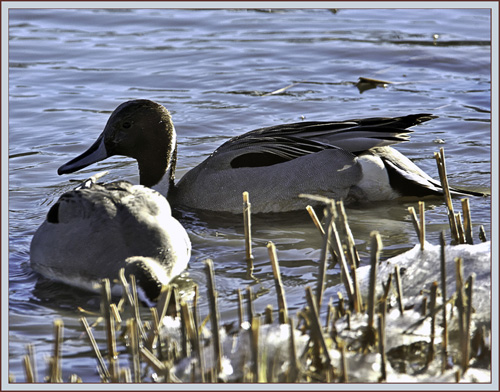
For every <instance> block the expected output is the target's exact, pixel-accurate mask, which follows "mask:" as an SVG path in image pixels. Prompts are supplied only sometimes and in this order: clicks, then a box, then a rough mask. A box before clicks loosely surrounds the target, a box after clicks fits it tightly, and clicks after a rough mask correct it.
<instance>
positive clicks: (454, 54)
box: [4, 3, 491, 381]
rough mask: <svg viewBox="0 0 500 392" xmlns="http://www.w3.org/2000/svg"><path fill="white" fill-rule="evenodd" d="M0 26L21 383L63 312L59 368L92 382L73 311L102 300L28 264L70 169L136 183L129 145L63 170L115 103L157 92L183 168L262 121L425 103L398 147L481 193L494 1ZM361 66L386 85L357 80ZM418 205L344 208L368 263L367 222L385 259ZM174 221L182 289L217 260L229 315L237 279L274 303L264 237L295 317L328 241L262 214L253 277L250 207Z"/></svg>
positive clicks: (144, 12)
mask: <svg viewBox="0 0 500 392" xmlns="http://www.w3.org/2000/svg"><path fill="white" fill-rule="evenodd" d="M450 4H451V3H450ZM9 33H10V41H9V71H10V74H9V82H10V83H9V94H10V99H9V133H8V135H9V138H8V148H9V151H8V154H9V161H8V164H9V178H8V180H9V227H8V229H9V283H8V287H9V355H10V358H9V371H10V372H11V373H12V374H13V375H14V376H15V377H16V379H17V380H18V381H24V373H23V367H22V356H23V355H24V354H25V353H26V348H25V346H26V344H28V343H34V344H35V347H36V353H37V361H38V363H39V372H40V374H42V373H44V372H45V364H44V362H43V358H44V355H46V354H47V353H49V352H50V351H51V349H52V345H51V342H52V339H53V338H52V334H53V332H52V321H53V320H54V319H56V318H64V323H65V343H64V351H63V357H64V360H63V365H64V369H63V378H64V379H65V380H67V377H68V376H69V374H71V373H76V374H78V375H79V376H80V377H82V378H83V379H84V381H98V380H99V377H98V375H97V373H96V371H95V360H94V359H92V356H91V354H90V347H89V345H88V344H87V342H86V341H85V339H84V338H83V337H82V329H81V327H80V325H79V321H78V317H79V313H78V312H77V310H76V307H77V306H82V307H85V308H90V309H94V310H95V309H97V305H96V304H97V303H98V297H96V296H93V295H89V294H86V293H82V292H80V291H76V290H74V289H69V288H68V287H66V286H62V285H56V284H47V283H45V284H44V283H43V282H41V281H40V280H39V278H38V277H37V276H36V275H35V274H34V273H33V272H32V270H31V269H30V266H29V244H30V241H31V237H32V235H33V233H34V231H35V230H36V228H37V227H38V226H39V225H40V224H41V222H42V221H43V219H44V217H45V214H46V213H47V210H48V207H49V206H50V205H51V203H53V202H54V201H55V200H56V199H57V198H58V196H59V195H61V194H62V193H63V192H64V191H65V190H68V189H70V188H72V187H73V183H71V182H69V180H70V178H84V177H86V176H88V175H91V174H94V173H96V172H97V171H100V170H105V169H106V170H109V171H110V174H109V176H108V177H107V180H113V179H125V180H129V181H132V182H137V181H138V173H137V166H136V163H135V162H134V161H132V160H130V159H127V158H123V157H114V158H113V159H109V160H107V161H104V162H101V163H99V164H97V165H93V166H91V167H89V168H87V169H85V170H83V171H82V172H81V173H77V174H74V175H71V176H62V177H60V176H58V175H57V173H56V170H57V168H58V167H59V166H60V165H61V164H63V163H65V162H67V161H68V160H69V159H71V158H73V157H74V156H76V155H77V154H79V153H80V152H82V151H83V150H84V149H85V148H86V147H87V146H89V145H90V144H91V142H92V141H93V140H94V139H95V138H96V137H97V135H98V134H99V133H100V132H101V131H102V129H103V127H104V125H105V123H106V121H107V119H108V117H109V114H110V113H111V111H113V110H114V108H115V107H116V106H118V105H119V104H120V103H121V102H123V101H126V100H129V99H134V98H147V99H152V100H155V101H158V102H160V103H161V104H163V105H165V106H166V107H167V108H168V109H169V110H170V111H171V113H172V116H173V120H174V123H175V126H176V129H177V133H178V142H179V162H178V172H177V178H180V177H181V176H182V175H183V174H184V173H185V172H186V171H187V170H188V169H190V168H191V167H193V166H194V165H196V164H198V163H199V162H201V161H202V160H203V159H204V158H205V157H206V156H207V155H208V154H210V153H211V152H212V151H213V150H214V149H215V148H216V147H217V146H218V145H220V144H221V143H222V142H224V141H225V140H227V139H228V138H230V137H232V136H235V135H238V134H240V133H243V132H246V131H249V130H251V129H255V128H259V127H262V126H266V125H274V124H279V123H285V122H297V121H301V119H303V118H305V119H307V120H339V119H348V118H359V117H365V116H366V117H367V116H397V115H402V114H407V113H418V112H423V113H433V114H435V115H437V116H439V118H438V119H435V120H433V121H430V122H428V123H425V124H424V125H422V126H419V127H417V128H416V129H415V132H414V133H413V134H412V138H411V141H410V142H408V143H404V144H401V145H399V146H398V149H399V150H400V151H401V152H403V153H405V154H406V155H407V156H408V157H410V158H411V159H413V160H415V161H416V162H417V164H418V165H420V166H421V167H422V168H423V169H424V170H425V171H426V172H428V173H429V174H430V175H431V176H432V177H434V178H438V175H437V170H436V165H435V161H434V158H433V153H434V152H435V151H437V150H438V149H439V148H440V147H444V149H445V152H446V157H447V167H448V172H449V181H450V183H451V184H453V185H456V186H459V187H462V188H468V189H474V190H479V191H487V190H489V188H490V172H491V167H490V162H491V157H490V151H491V138H490V93H491V83H490V81H491V77H490V72H491V70H490V64H491V52H490V51H491V46H490V11H489V10H487V9H462V10H451V9H437V10H426V9H411V10H404V9H384V10H373V9H341V10H338V11H337V12H335V11H333V10H328V9H307V10H305V9H294V10H286V9H283V10H275V11H269V10H173V9H133V10H111V9H79V10H76V9H45V10H42V9H24V10H23V9H11V10H10V11H9ZM360 77H366V78H375V79H381V80H386V81H390V82H392V84H388V85H387V86H386V87H385V88H384V87H376V88H371V89H366V90H363V89H360V88H358V87H359V86H358V85H357V81H358V78H360ZM290 85H293V86H292V87H290V88H288V89H285V90H282V91H281V92H277V93H274V94H272V93H273V92H275V91H277V90H279V89H282V88H284V87H287V86H290ZM4 132H5V131H4ZM221 197H223V195H221ZM456 203H457V207H456V208H457V209H458V210H461V208H460V204H459V200H457V201H456ZM410 205H413V206H415V205H416V203H402V202H391V203H381V204H377V205H373V206H368V207H366V206H365V207H363V208H349V209H348V210H347V213H348V216H349V220H350V224H351V229H352V231H353V233H354V237H355V238H356V241H357V243H358V250H359V251H360V254H361V257H362V259H363V260H362V263H364V264H366V263H367V257H368V254H369V246H368V245H367V243H369V234H370V232H371V231H372V230H378V231H380V233H381V234H382V239H383V242H384V251H383V253H382V257H388V256H392V255H395V254H398V253H400V252H402V251H403V250H407V249H409V248H411V247H413V245H414V244H415V243H416V242H417V239H416V236H415V233H414V229H413V226H412V223H411V220H410V218H409V215H408V212H407V208H408V206H410ZM426 206H427V209H428V211H427V215H426V216H427V222H428V224H427V239H428V240H429V241H430V242H432V243H435V244H437V243H438V240H437V239H438V235H439V232H440V231H441V230H447V218H446V214H445V206H444V203H443V202H441V201H440V200H435V201H431V202H427V204H426ZM471 208H472V219H473V223H474V231H475V232H476V233H477V230H478V225H480V224H482V225H484V227H485V229H486V231H487V233H488V236H489V235H490V229H491V225H490V199H489V198H485V199H481V198H472V199H471ZM182 222H183V224H184V225H185V227H186V228H187V230H188V232H189V234H190V237H191V240H192V243H193V257H192V260H191V263H190V266H189V268H188V270H187V276H186V277H185V278H184V279H182V280H181V281H180V284H181V286H182V287H183V288H184V290H185V291H187V292H189V291H190V290H191V287H192V285H193V284H197V285H199V288H200V294H201V295H202V298H201V301H200V305H199V308H200V310H201V314H202V317H204V316H206V314H207V313H208V308H207V302H206V299H205V292H206V291H205V290H206V280H205V274H204V269H203V263H202V262H201V261H202V260H204V259H205V258H212V259H213V260H214V263H215V273H216V283H217V290H218V292H219V299H220V306H221V317H222V319H223V321H224V322H225V321H232V320H235V319H236V309H237V293H236V290H237V289H238V288H241V289H244V288H245V287H246V286H251V287H252V290H253V292H254V293H256V294H257V300H256V301H255V303H254V306H255V310H256V311H257V312H263V310H264V308H265V306H266V305H267V304H272V305H273V306H274V307H275V308H276V307H277V306H276V293H275V289H274V282H273V279H272V269H271V266H270V263H269V261H268V255H267V249H266V243H267V242H268V241H273V242H274V243H275V244H276V246H277V249H278V257H279V259H280V265H281V272H282V274H283V281H284V285H285V291H286V297H287V301H288V306H289V312H291V314H295V312H296V311H297V310H298V309H299V308H301V307H302V306H304V304H305V295H304V287H305V286H307V285H315V281H316V278H317V273H318V259H319V257H320V247H321V239H320V238H319V235H318V233H317V231H316V229H315V227H314V226H313V224H312V223H311V221H310V219H309V217H308V216H307V213H306V212H304V213H298V214H293V215H289V214H286V215H284V216H263V217H254V219H253V225H254V226H253V239H254V245H255V248H254V255H255V271H254V274H255V277H256V278H257V280H256V281H254V280H251V279H248V278H247V277H246V275H245V267H246V264H245V261H244V237H243V227H242V219H241V220H240V219H236V220H235V219H234V218H233V219H230V218H226V217H219V218H218V219H213V217H212V218H210V217H206V216H200V215H195V214H194V213H192V214H185V215H184V216H183V217H182ZM4 233H5V231H4ZM447 233H448V235H449V231H448V230H447ZM110 245H111V244H110ZM4 261H5V260H4ZM68 262H70V260H69V261H68ZM436 270H438V266H436ZM338 281H339V279H338V270H337V269H329V270H328V281H327V283H326V285H327V287H326V292H325V298H326V301H324V303H327V302H328V299H329V298H336V292H337V290H338V287H337V286H336V284H337V283H338ZM4 327H5V325H4ZM99 339H102V337H99ZM101 342H102V340H99V343H101Z"/></svg>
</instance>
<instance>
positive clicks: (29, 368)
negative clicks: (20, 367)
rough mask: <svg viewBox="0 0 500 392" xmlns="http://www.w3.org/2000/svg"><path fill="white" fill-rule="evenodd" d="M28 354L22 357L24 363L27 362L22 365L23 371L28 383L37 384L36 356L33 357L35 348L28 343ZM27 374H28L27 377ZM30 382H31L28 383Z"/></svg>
mask: <svg viewBox="0 0 500 392" xmlns="http://www.w3.org/2000/svg"><path fill="white" fill-rule="evenodd" d="M26 349H27V351H28V354H27V355H26V356H25V357H24V361H28V362H26V363H24V370H25V372H26V380H27V382H29V383H36V382H38V370H37V367H36V360H35V358H36V355H35V346H34V345H33V344H32V343H30V344H28V345H27V347H26ZM28 372H29V373H30V374H29V376H28ZM30 380H31V381H30Z"/></svg>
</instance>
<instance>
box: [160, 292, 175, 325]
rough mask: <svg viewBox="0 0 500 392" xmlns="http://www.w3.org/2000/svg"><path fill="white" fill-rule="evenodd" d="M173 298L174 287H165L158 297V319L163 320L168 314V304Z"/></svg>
mask: <svg viewBox="0 0 500 392" xmlns="http://www.w3.org/2000/svg"><path fill="white" fill-rule="evenodd" d="M171 296H172V286H163V287H162V288H161V291H160V295H159V296H158V302H157V303H156V311H157V313H158V319H159V320H160V323H161V320H163V318H164V317H165V316H166V314H167V309H168V304H169V302H170V297H171Z"/></svg>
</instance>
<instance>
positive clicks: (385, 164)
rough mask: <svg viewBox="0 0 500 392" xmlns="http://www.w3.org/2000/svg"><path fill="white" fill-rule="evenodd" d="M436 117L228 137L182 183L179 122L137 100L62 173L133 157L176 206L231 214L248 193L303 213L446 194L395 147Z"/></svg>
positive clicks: (261, 207)
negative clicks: (329, 204)
mask: <svg viewBox="0 0 500 392" xmlns="http://www.w3.org/2000/svg"><path fill="white" fill-rule="evenodd" d="M432 118H435V116H432V115H430V114H412V115H407V116H403V117H393V118H381V117H376V118H365V119H353V120H347V121H333V122H313V121H308V122H300V123H293V124H284V125H277V126H271V127H266V128H260V129H257V130H254V131H250V132H248V133H245V134H243V135H240V136H236V137H234V138H232V139H230V140H228V141H227V142H225V143H224V144H222V145H221V146H220V147H219V148H217V149H216V150H215V151H214V152H213V153H212V154H210V156H209V157H208V158H207V159H205V160H204V161H203V162H202V163H200V164H199V165H198V166H196V167H195V168H193V169H191V170H190V171H189V172H188V173H186V174H185V175H184V176H183V177H182V178H181V179H180V181H179V182H178V183H177V184H174V175H175V166H176V161H177V141H176V132H175V128H174V125H173V123H172V118H171V116H170V114H169V112H168V111H167V109H165V108H164V107H163V106H162V105H160V104H158V103H156V102H153V101H150V100H144V99H140V100H133V101H128V102H125V103H122V104H121V105H119V106H118V107H117V108H116V110H115V111H114V112H113V113H112V114H111V117H110V118H109V120H108V122H107V124H106V127H105V128H104V131H103V132H102V134H101V135H100V136H99V137H98V139H97V140H96V141H95V143H94V144H93V145H92V146H91V147H90V148H89V149H88V150H86V151H85V152H84V153H82V154H81V155H79V156H78V157H76V158H74V159H73V160H71V161H69V162H68V163H66V164H64V165H63V166H61V167H60V168H59V170H58V173H59V174H65V173H72V172H75V171H77V170H80V169H82V168H84V167H86V166H88V165H90V164H92V163H95V162H99V161H101V160H104V159H106V158H108V157H110V156H113V155H125V156H128V157H131V158H134V159H136V160H137V162H138V164H139V174H140V183H141V184H142V185H144V186H147V187H152V188H153V189H156V190H158V191H160V192H161V193H162V194H163V195H165V196H166V197H167V198H168V199H169V201H170V202H171V203H172V205H174V206H184V207H188V208H192V209H201V210H211V211H227V212H232V213H240V212H241V209H242V207H241V206H242V201H241V200H242V196H241V195H242V192H243V191H248V192H249V194H250V198H251V202H252V212H254V213H263V212H283V211H293V210H299V209H302V208H304V207H305V206H306V204H308V203H310V200H305V199H303V198H301V197H299V195H300V194H319V195H323V196H326V197H329V198H332V199H336V200H340V199H342V200H344V202H345V203H346V204H347V203H350V202H359V201H361V202H366V201H368V202H372V201H381V200H392V199H397V198H399V197H402V196H417V197H422V196H427V195H441V194H442V190H441V186H440V184H439V182H437V181H435V180H434V179H432V178H431V177H430V176H428V175H427V174H426V173H424V172H423V171H422V170H421V169H420V168H418V167H417V166H416V165H415V164H414V163H413V162H411V161H410V160H409V159H408V158H407V157H405V156H404V155H403V154H401V153H400V152H398V151H397V150H395V149H394V148H392V147H390V145H393V144H396V143H400V142H404V141H407V140H409V135H408V134H409V133H410V132H412V131H411V130H409V129H408V128H409V127H411V126H413V125H417V124H420V123H422V122H425V121H428V120H430V119H432ZM471 194H476V193H475V192H471Z"/></svg>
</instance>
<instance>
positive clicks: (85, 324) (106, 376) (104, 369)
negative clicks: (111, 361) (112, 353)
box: [80, 317, 111, 382]
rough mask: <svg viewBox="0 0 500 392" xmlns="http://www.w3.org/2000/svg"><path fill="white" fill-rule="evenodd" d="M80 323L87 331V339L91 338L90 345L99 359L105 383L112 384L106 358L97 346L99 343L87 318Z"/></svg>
mask: <svg viewBox="0 0 500 392" xmlns="http://www.w3.org/2000/svg"><path fill="white" fill-rule="evenodd" d="M80 322H81V323H82V326H83V329H84V330H85V332H86V334H87V337H88V338H89V342H90V345H91V346H92V349H93V350H94V354H95V356H96V358H97V363H98V365H99V366H98V368H99V373H100V374H101V375H102V376H103V378H104V382H110V380H111V375H110V374H109V370H108V367H107V366H106V362H104V358H103V356H102V354H101V351H100V350H99V347H98V346H97V342H96V340H95V338H94V334H93V333H92V329H91V328H90V326H89V323H88V321H87V319H86V318H85V317H81V318H80Z"/></svg>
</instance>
